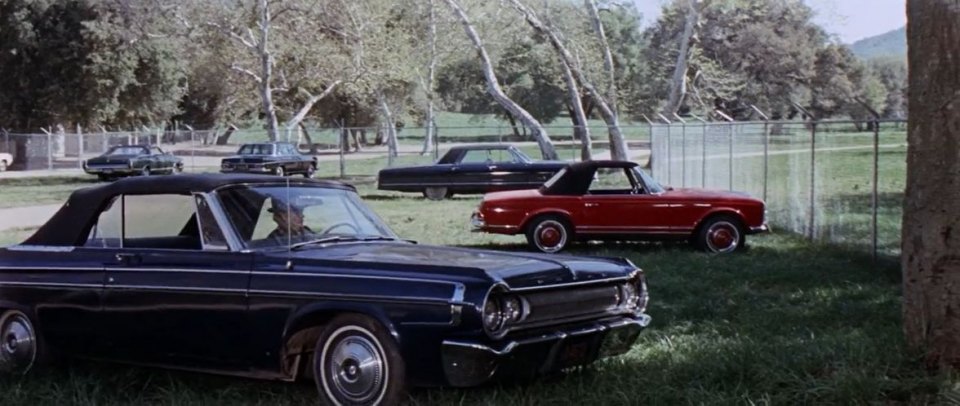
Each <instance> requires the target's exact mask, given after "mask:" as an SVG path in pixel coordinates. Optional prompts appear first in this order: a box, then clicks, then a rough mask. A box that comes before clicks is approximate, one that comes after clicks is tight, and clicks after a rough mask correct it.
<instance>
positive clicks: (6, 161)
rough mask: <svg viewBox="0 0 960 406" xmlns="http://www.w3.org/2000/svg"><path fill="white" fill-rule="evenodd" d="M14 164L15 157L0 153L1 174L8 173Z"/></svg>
mask: <svg viewBox="0 0 960 406" xmlns="http://www.w3.org/2000/svg"><path fill="white" fill-rule="evenodd" d="M12 163H13V155H10V154H8V153H6V152H0V172H3V171H6V170H7V168H8V167H10V164H12Z"/></svg>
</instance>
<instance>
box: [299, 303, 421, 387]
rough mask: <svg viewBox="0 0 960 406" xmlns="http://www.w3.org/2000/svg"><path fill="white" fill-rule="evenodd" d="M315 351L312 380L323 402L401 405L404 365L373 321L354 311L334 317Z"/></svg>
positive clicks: (380, 328) (391, 343) (382, 330)
mask: <svg viewBox="0 0 960 406" xmlns="http://www.w3.org/2000/svg"><path fill="white" fill-rule="evenodd" d="M314 354H315V357H314V361H313V368H314V370H313V372H314V377H315V378H314V379H316V383H317V390H318V391H319V392H320V398H321V400H323V403H325V404H330V405H395V404H398V403H400V400H401V398H402V397H403V394H404V391H405V389H406V388H405V386H406V382H405V381H406V366H405V365H404V362H403V358H402V357H401V356H400V350H399V349H398V348H397V344H396V342H394V340H393V338H392V337H391V336H390V334H389V333H388V332H387V331H386V329H385V328H384V327H383V326H382V325H380V323H378V322H377V321H375V320H373V319H371V318H369V317H366V316H362V315H359V314H343V315H340V316H337V317H335V318H334V319H333V320H331V321H330V323H328V324H327V325H326V327H325V328H324V332H323V334H321V335H320V338H319V339H317V344H316V348H315V352H314Z"/></svg>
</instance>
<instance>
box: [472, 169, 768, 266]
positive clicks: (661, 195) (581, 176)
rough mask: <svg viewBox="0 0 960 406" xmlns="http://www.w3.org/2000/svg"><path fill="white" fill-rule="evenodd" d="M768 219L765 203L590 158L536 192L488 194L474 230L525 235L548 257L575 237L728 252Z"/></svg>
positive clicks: (764, 228)
mask: <svg viewBox="0 0 960 406" xmlns="http://www.w3.org/2000/svg"><path fill="white" fill-rule="evenodd" d="M764 217H765V204H764V202H763V201H762V200H760V199H755V198H752V197H750V196H749V195H746V194H743V193H738V192H726V191H712V190H704V189H674V188H672V187H663V186H661V185H660V184H658V183H657V182H656V181H655V180H654V179H653V178H652V177H650V176H649V175H648V174H647V173H646V172H644V171H643V170H641V169H640V168H639V167H637V164H636V163H634V162H623V161H585V162H579V163H574V164H570V165H569V166H567V167H566V168H564V169H562V170H560V172H557V174H556V175H554V176H553V177H552V178H550V180H548V181H547V182H546V183H544V184H543V186H541V187H540V188H539V189H530V190H515V191H507V192H494V193H487V194H486V195H484V197H483V201H482V202H481V203H480V207H478V208H477V210H476V211H475V212H474V213H473V216H472V218H471V223H472V226H473V230H474V231H479V232H488V233H497V234H508V235H516V234H524V235H526V237H527V243H528V244H530V246H531V247H532V248H534V249H536V250H539V251H543V252H548V253H553V252H559V251H561V250H563V249H564V248H566V247H567V246H568V245H569V244H570V243H571V242H574V241H578V240H579V241H588V240H617V241H624V240H665V239H686V240H689V241H690V242H691V243H693V244H694V245H696V246H698V247H700V248H701V249H703V250H705V251H707V252H713V253H729V252H734V251H737V250H739V249H741V248H743V247H744V245H745V242H746V236H747V235H749V234H755V233H760V232H765V231H767V230H768V229H767V225H766V223H765V218H764Z"/></svg>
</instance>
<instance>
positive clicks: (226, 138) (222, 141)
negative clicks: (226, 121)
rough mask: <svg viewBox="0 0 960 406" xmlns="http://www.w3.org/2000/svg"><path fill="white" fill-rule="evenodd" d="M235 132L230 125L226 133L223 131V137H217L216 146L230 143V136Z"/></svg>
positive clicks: (235, 128) (234, 127)
mask: <svg viewBox="0 0 960 406" xmlns="http://www.w3.org/2000/svg"><path fill="white" fill-rule="evenodd" d="M236 131H237V127H236V126H234V125H232V124H231V125H230V126H229V127H227V131H225V132H224V133H223V135H220V136H217V141H216V144H217V145H227V143H228V142H230V136H231V135H233V133H234V132H236Z"/></svg>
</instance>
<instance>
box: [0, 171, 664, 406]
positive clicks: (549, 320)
mask: <svg viewBox="0 0 960 406" xmlns="http://www.w3.org/2000/svg"><path fill="white" fill-rule="evenodd" d="M647 298H648V295H647V287H646V283H645V279H644V274H643V272H642V271H641V270H640V269H638V268H637V267H636V266H634V265H633V264H632V263H630V262H629V261H627V260H624V259H614V258H611V259H604V258H588V257H569V256H557V255H551V256H542V255H540V254H527V253H505V252H495V251H484V250H473V249H462V248H450V247H440V246H428V245H419V244H416V243H413V242H409V241H405V240H402V239H400V238H399V237H398V236H397V235H396V234H394V233H393V232H392V231H391V230H390V228H389V227H388V226H387V225H386V224H385V223H384V222H383V221H382V220H381V219H380V218H378V216H377V215H376V214H375V213H374V212H372V211H371V210H369V209H368V208H367V207H366V206H365V204H364V203H363V201H362V200H361V199H360V197H359V196H358V195H357V193H356V192H355V190H354V189H353V188H352V187H351V186H349V185H345V184H341V183H335V182H324V181H318V180H313V179H292V178H278V177H264V176H257V175H228V174H206V175H199V174H197V175H193V174H191V175H184V176H178V177H174V178H166V179H157V178H128V179H123V180H120V181H117V182H115V183H112V184H108V185H103V186H97V187H93V188H88V189H82V190H78V191H76V192H74V193H73V194H72V195H71V196H70V198H69V200H68V201H67V203H66V204H65V205H64V206H63V207H62V208H61V209H60V210H59V211H58V212H57V213H56V214H55V215H54V216H53V217H52V218H51V219H50V220H49V221H48V222H47V223H46V224H45V225H44V226H43V227H41V228H40V229H39V230H38V231H37V232H36V233H35V234H34V235H33V236H31V237H29V238H28V239H27V240H26V241H24V242H23V243H22V244H18V245H14V246H10V247H6V248H4V249H0V371H4V372H7V373H16V374H21V373H26V372H27V371H29V370H31V369H33V367H34V366H36V365H39V364H41V363H43V362H44V361H46V360H48V359H50V358H51V357H52V356H53V355H54V354H57V355H61V356H63V355H66V356H79V357H93V358H100V359H109V360H115V361H121V362H130V363H138V364H142V365H154V366H161V367H169V368H179V369H187V370H194V371H202V372H211V373H223V374H232V375H240V376H247V377H254V378H263V379H277V380H285V381H294V380H298V379H311V380H313V381H315V382H316V385H317V388H318V390H319V394H320V396H321V398H323V399H324V400H325V401H326V402H328V403H331V404H395V403H397V402H398V401H399V400H401V399H402V396H404V395H403V394H404V391H405V390H406V388H407V387H408V385H417V386H436V385H441V386H455V387H466V386H474V385H479V384H482V383H484V382H488V381H490V380H493V379H500V378H516V377H533V376H537V375H539V374H543V373H549V372H552V371H558V370H562V369H565V368H567V367H572V366H577V365H585V364H589V363H591V362H593V361H595V360H597V359H599V358H601V357H607V356H612V355H617V354H621V353H623V352H625V351H627V350H628V349H629V348H630V347H631V345H632V344H633V343H634V341H635V339H636V338H637V336H638V334H639V333H640V332H641V331H642V330H643V328H644V327H646V326H647V325H648V323H649V322H650V318H649V317H648V316H647V314H646V313H645V311H646V306H647Z"/></svg>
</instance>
